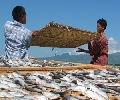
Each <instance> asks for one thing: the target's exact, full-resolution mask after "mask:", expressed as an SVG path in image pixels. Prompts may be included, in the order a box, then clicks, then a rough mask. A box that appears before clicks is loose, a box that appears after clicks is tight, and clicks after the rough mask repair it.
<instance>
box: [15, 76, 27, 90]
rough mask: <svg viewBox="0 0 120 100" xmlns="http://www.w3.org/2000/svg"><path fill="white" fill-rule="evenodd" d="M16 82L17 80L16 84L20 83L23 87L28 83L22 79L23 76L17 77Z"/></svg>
mask: <svg viewBox="0 0 120 100" xmlns="http://www.w3.org/2000/svg"><path fill="white" fill-rule="evenodd" d="M14 82H15V83H16V84H19V85H20V86H22V87H23V88H25V86H26V83H25V82H24V80H23V79H21V78H15V80H14Z"/></svg>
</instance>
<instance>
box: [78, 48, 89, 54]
mask: <svg viewBox="0 0 120 100" xmlns="http://www.w3.org/2000/svg"><path fill="white" fill-rule="evenodd" d="M76 52H85V53H89V50H84V49H81V48H78V50H77V51H76Z"/></svg>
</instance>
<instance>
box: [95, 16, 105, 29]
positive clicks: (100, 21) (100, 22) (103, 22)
mask: <svg viewBox="0 0 120 100" xmlns="http://www.w3.org/2000/svg"><path fill="white" fill-rule="evenodd" d="M97 23H99V24H100V25H101V26H103V27H104V30H105V29H106V27H107V21H106V20H105V19H103V18H102V19H99V20H98V21H97Z"/></svg>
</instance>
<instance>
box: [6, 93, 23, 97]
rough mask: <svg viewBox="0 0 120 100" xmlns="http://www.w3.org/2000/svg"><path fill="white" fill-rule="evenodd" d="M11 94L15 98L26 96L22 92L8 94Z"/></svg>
mask: <svg viewBox="0 0 120 100" xmlns="http://www.w3.org/2000/svg"><path fill="white" fill-rule="evenodd" d="M8 93H9V94H11V95H13V96H15V97H23V96H24V94H22V93H20V92H8Z"/></svg>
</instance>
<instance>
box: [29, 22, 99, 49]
mask: <svg viewBox="0 0 120 100" xmlns="http://www.w3.org/2000/svg"><path fill="white" fill-rule="evenodd" d="M99 37H100V34H99V33H96V32H90V31H87V30H82V29H79V28H73V27H71V26H67V25H64V24H58V23H55V22H54V21H52V22H50V23H49V24H47V25H46V26H45V27H44V28H42V29H41V30H39V33H38V35H37V36H34V37H33V38H32V41H31V46H41V47H59V48H76V47H78V46H81V45H83V44H86V43H88V42H90V41H92V40H94V39H97V38H99Z"/></svg>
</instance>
